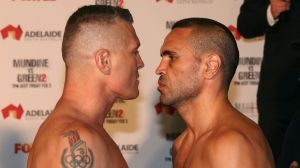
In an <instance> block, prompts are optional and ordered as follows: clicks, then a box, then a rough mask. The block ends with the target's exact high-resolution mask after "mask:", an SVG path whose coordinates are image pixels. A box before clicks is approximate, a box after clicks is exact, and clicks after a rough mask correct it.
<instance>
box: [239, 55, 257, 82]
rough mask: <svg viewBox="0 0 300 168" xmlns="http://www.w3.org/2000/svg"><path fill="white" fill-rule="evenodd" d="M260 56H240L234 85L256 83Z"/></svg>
mask: <svg viewBox="0 0 300 168" xmlns="http://www.w3.org/2000/svg"><path fill="white" fill-rule="evenodd" d="M261 62H262V57H241V58H240V60H239V71H237V72H236V74H237V78H234V80H233V84H234V85H258V82H259V75H260V65H261Z"/></svg>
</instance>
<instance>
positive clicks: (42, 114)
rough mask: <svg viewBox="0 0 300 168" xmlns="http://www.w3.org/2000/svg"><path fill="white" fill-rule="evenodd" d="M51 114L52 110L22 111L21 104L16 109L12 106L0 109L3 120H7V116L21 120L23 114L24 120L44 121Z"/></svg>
mask: <svg viewBox="0 0 300 168" xmlns="http://www.w3.org/2000/svg"><path fill="white" fill-rule="evenodd" d="M51 112H52V110H47V109H46V110H45V109H30V110H24V109H23V107H22V105H21V104H20V105H19V106H18V107H17V106H15V105H13V104H10V105H8V106H6V107H5V108H3V109H2V115H3V118H4V119H6V118H8V117H9V116H12V117H13V118H16V119H18V120H21V118H22V117H23V114H25V119H26V120H31V119H45V118H47V117H48V116H49V115H50V113H51Z"/></svg>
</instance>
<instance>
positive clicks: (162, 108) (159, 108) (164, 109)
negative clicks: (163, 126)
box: [155, 103, 176, 115]
mask: <svg viewBox="0 0 300 168" xmlns="http://www.w3.org/2000/svg"><path fill="white" fill-rule="evenodd" d="M155 110H156V113H157V114H160V113H167V114H169V115H173V114H174V113H175V111H176V109H175V108H174V107H171V106H167V105H164V104H162V103H158V104H156V105H155Z"/></svg>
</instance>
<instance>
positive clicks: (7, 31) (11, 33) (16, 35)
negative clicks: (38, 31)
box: [1, 25, 23, 40]
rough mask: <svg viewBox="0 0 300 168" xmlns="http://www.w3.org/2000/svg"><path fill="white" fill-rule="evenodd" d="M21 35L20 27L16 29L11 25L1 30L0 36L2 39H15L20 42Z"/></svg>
mask: <svg viewBox="0 0 300 168" xmlns="http://www.w3.org/2000/svg"><path fill="white" fill-rule="evenodd" d="M22 34H23V30H22V28H21V26H20V25H18V26H17V27H14V26H12V25H8V26H6V27H4V28H3V29H1V36H2V38H3V39H6V38H8V37H10V38H12V39H15V40H20V39H21V37H22Z"/></svg>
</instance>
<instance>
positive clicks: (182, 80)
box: [156, 28, 200, 105]
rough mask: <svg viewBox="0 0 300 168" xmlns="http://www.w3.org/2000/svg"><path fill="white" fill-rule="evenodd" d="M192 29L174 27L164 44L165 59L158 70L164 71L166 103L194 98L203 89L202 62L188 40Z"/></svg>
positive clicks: (161, 84)
mask: <svg viewBox="0 0 300 168" xmlns="http://www.w3.org/2000/svg"><path fill="white" fill-rule="evenodd" d="M190 32H191V29H189V28H176V29H174V30H172V31H171V32H170V33H169V34H168V35H167V37H166V38H165V41H164V43H163V45H162V47H161V52H160V53H161V56H162V59H161V62H160V65H159V66H158V67H157V69H156V74H158V75H160V78H159V80H158V85H159V86H158V90H159V91H160V93H161V96H160V100H161V102H162V103H164V104H166V105H174V104H177V103H180V102H182V101H185V100H189V99H190V98H194V97H195V96H197V95H198V94H199V91H200V76H199V75H200V74H199V68H200V67H199V64H200V63H199V62H198V61H197V60H196V59H195V57H194V55H193V54H194V51H193V48H191V46H190V45H189V44H188V41H187V40H188V37H189V35H190Z"/></svg>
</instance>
